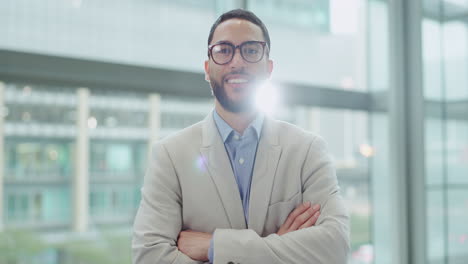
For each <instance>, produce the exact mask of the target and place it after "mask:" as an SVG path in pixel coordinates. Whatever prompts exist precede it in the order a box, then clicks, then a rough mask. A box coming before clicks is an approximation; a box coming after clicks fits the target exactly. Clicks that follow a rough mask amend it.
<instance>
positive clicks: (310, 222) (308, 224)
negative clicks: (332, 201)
mask: <svg viewBox="0 0 468 264" xmlns="http://www.w3.org/2000/svg"><path fill="white" fill-rule="evenodd" d="M319 216H320V211H317V212H315V214H314V215H313V216H312V217H311V218H309V220H307V221H306V222H305V223H304V224H302V225H301V226H300V227H299V229H303V228H307V227H311V226H313V225H315V223H316V222H317V219H318V218H319Z"/></svg>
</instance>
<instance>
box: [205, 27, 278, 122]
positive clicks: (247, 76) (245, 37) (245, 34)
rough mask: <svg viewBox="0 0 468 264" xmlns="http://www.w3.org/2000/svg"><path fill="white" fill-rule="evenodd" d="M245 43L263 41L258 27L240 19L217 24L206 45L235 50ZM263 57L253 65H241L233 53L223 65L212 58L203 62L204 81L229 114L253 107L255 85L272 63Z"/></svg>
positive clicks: (246, 63) (266, 75)
mask: <svg viewBox="0 0 468 264" xmlns="http://www.w3.org/2000/svg"><path fill="white" fill-rule="evenodd" d="M246 41H265V39H264V38H263V34H262V30H261V28H260V27H259V26H257V25H255V24H253V23H252V22H249V21H247V20H241V19H229V20H226V21H224V22H223V23H221V24H219V25H218V27H217V28H216V30H215V32H214V34H213V39H212V41H211V43H210V44H216V43H218V42H230V43H232V44H234V45H235V46H237V45H240V44H242V43H244V42H246ZM266 50H267V48H266V46H265V54H264V56H263V58H262V59H261V60H260V61H259V62H256V63H250V62H247V61H245V60H244V59H243V58H242V56H241V54H240V50H239V49H236V51H235V54H234V57H233V58H232V60H231V61H230V62H229V63H227V64H224V65H218V64H216V63H215V62H214V61H213V59H212V58H209V59H208V60H207V61H205V79H206V80H209V81H210V84H211V88H212V89H213V93H214V95H215V97H216V100H217V101H218V102H219V103H220V104H221V106H222V107H223V108H224V109H225V110H227V111H229V112H233V113H239V112H248V111H251V110H253V109H254V107H255V95H256V91H257V90H258V86H259V84H260V83H261V82H262V81H264V80H266V79H268V78H269V77H270V75H271V71H272V70H273V62H272V61H271V60H270V59H269V58H268V56H267V51H266Z"/></svg>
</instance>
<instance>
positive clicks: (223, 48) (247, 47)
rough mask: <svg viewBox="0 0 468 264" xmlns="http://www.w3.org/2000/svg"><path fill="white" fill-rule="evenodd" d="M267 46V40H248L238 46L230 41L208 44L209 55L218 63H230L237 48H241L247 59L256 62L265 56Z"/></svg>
mask: <svg viewBox="0 0 468 264" xmlns="http://www.w3.org/2000/svg"><path fill="white" fill-rule="evenodd" d="M265 46H266V42H264V41H246V42H244V43H242V44H240V45H237V46H236V45H234V44H232V43H230V42H221V43H216V44H213V45H209V46H208V56H209V57H211V58H212V59H213V61H214V62H215V63H216V64H218V65H224V64H228V63H229V62H231V61H232V58H234V54H235V53H236V49H237V48H239V50H240V54H241V56H242V58H243V59H244V60H245V61H247V62H250V63H256V62H259V61H260V60H261V59H262V58H263V54H264V53H265ZM267 49H268V46H267Z"/></svg>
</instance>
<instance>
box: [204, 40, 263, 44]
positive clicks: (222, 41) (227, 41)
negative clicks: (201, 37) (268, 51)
mask: <svg viewBox="0 0 468 264" xmlns="http://www.w3.org/2000/svg"><path fill="white" fill-rule="evenodd" d="M250 41H259V42H263V40H246V41H244V42H242V43H240V44H239V45H241V44H243V43H246V42H250ZM216 44H232V45H234V43H232V42H231V41H229V40H220V41H217V42H215V43H213V44H211V45H216Z"/></svg>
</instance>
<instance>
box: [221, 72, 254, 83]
mask: <svg viewBox="0 0 468 264" xmlns="http://www.w3.org/2000/svg"><path fill="white" fill-rule="evenodd" d="M224 81H225V82H226V83H229V84H245V83H248V82H250V78H248V76H246V75H240V74H235V75H233V74H230V75H227V76H226V77H225V78H224Z"/></svg>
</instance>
